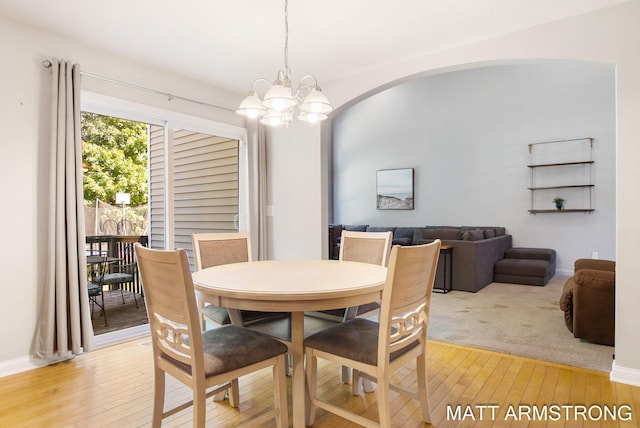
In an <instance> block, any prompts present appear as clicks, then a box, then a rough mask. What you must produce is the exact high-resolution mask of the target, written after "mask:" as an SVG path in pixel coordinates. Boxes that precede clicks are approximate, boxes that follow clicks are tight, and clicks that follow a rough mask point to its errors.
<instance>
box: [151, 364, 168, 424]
mask: <svg viewBox="0 0 640 428" xmlns="http://www.w3.org/2000/svg"><path fill="white" fill-rule="evenodd" d="M153 382H154V390H155V391H154V395H153V419H152V426H153V428H160V427H161V426H162V413H163V412H164V385H165V374H164V372H163V371H162V370H160V369H159V368H156V369H155V370H154V375H153Z"/></svg>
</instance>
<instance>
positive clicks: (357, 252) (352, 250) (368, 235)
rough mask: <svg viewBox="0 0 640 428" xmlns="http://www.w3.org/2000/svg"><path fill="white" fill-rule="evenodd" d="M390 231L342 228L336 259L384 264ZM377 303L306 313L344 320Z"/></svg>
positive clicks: (372, 308)
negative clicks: (364, 230)
mask: <svg viewBox="0 0 640 428" xmlns="http://www.w3.org/2000/svg"><path fill="white" fill-rule="evenodd" d="M392 239H393V234H392V232H352V231H348V230H343V231H342V235H341V237H340V253H339V256H338V260H343V261H349V262H360V263H371V264H374V265H380V266H386V265H387V260H388V257H389V252H390V251H391V240H392ZM379 307H380V305H379V304H377V303H371V304H367V305H363V306H359V307H358V306H357V307H353V308H342V309H330V310H326V311H316V312H308V313H307V314H308V315H311V316H314V317H319V318H325V319H329V320H332V321H335V322H344V321H346V320H348V319H352V318H355V317H356V315H359V314H362V313H364V312H369V311H372V310H374V309H377V308H379Z"/></svg>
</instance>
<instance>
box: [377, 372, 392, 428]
mask: <svg viewBox="0 0 640 428" xmlns="http://www.w3.org/2000/svg"><path fill="white" fill-rule="evenodd" d="M378 382H379V383H378V396H377V399H378V416H379V418H380V426H381V427H382V428H390V427H391V399H390V397H389V381H388V380H386V379H378Z"/></svg>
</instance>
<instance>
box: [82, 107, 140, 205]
mask: <svg viewBox="0 0 640 428" xmlns="http://www.w3.org/2000/svg"><path fill="white" fill-rule="evenodd" d="M82 144H83V149H82V163H83V167H84V199H85V201H86V202H87V203H91V202H93V201H94V200H95V199H96V198H99V199H100V200H102V201H105V202H107V203H109V204H113V205H115V203H116V193H117V192H125V193H129V194H130V197H131V206H132V207H136V206H139V205H144V204H146V203H147V200H148V196H147V193H148V192H147V188H148V183H147V158H148V155H147V145H148V135H147V125H146V124H145V123H140V122H132V121H129V120H124V119H119V118H116V117H110V116H102V115H98V114H94V113H86V112H85V113H82Z"/></svg>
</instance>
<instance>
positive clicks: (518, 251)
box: [504, 247, 556, 264]
mask: <svg viewBox="0 0 640 428" xmlns="http://www.w3.org/2000/svg"><path fill="white" fill-rule="evenodd" d="M504 258H505V259H538V260H547V261H549V262H552V263H554V264H555V262H556V251H555V250H553V249H551V248H521V247H517V248H509V249H508V250H507V251H505V252H504Z"/></svg>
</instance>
